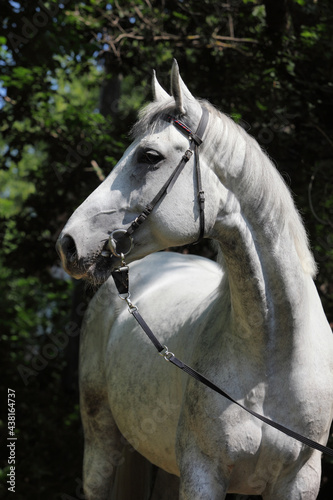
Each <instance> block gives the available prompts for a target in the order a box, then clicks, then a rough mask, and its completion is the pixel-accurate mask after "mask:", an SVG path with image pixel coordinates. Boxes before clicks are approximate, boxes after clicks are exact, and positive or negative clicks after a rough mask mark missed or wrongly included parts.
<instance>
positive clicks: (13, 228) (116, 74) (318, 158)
mask: <svg viewBox="0 0 333 500" xmlns="http://www.w3.org/2000/svg"><path fill="white" fill-rule="evenodd" d="M268 4H271V7H267V6H266V7H265V4H264V2H261V1H260V0H242V1H241V0H240V1H238V2H226V3H223V2H216V1H213V0H200V1H199V0H190V1H188V2H183V1H180V0H167V1H162V0H161V1H158V0H157V1H148V0H137V1H134V0H127V1H125V0H118V1H117V2H109V1H107V0H83V1H81V2H74V1H71V0H63V1H62V3H61V2H58V0H49V1H43V2H40V1H37V0H36V1H35V0H34V1H31V0H21V1H19V2H14V1H9V2H4V5H2V7H1V10H2V19H3V22H2V26H1V28H0V58H1V62H0V71H1V85H0V112H1V115H2V116H1V120H0V152H1V159H0V166H1V170H0V193H1V198H0V217H1V230H0V237H1V248H0V262H1V268H0V269H1V270H0V284H1V290H2V294H1V297H2V300H1V303H0V315H1V316H0V317H1V321H2V324H1V339H2V346H3V348H2V354H1V357H2V360H1V361H2V363H1V366H2V375H3V377H2V387H3V388H4V390H5V391H6V390H7V387H8V386H9V387H10V386H12V387H13V388H15V389H16V390H17V394H18V401H19V403H18V410H17V411H18V423H17V432H18V436H19V443H20V447H19V450H20V451H19V470H20V474H21V476H20V477H19V478H18V480H17V482H18V484H20V485H21V486H20V487H21V489H22V491H20V492H19V493H18V494H17V497H16V498H18V500H21V499H27V498H33V499H34V500H35V499H38V498H43V499H44V498H50V499H55V498H61V493H62V492H63V493H66V494H67V495H72V496H73V498H75V497H77V498H79V496H78V494H77V491H76V490H77V488H78V484H79V483H80V477H81V446H82V435H81V431H80V424H79V420H78V408H77V394H76V395H75V394H74V395H73V394H72V393H66V392H65V391H64V389H63V373H64V370H65V369H68V365H69V364H68V360H67V359H66V349H63V350H62V349H59V350H58V351H57V354H56V355H55V356H54V358H52V356H51V357H50V359H47V364H46V366H45V367H44V368H43V369H40V371H38V370H37V375H36V374H31V373H30V372H27V373H26V374H25V375H24V372H22V369H21V372H20V371H19V370H18V367H20V366H21V367H26V368H27V369H30V370H33V371H35V372H36V370H35V369H33V368H32V363H35V365H36V363H37V361H36V359H37V357H38V356H39V355H40V354H41V353H43V349H44V350H45V352H47V349H50V348H49V347H47V349H46V346H48V345H49V344H50V343H52V341H51V340H50V339H51V338H52V335H55V334H56V333H57V332H63V331H64V328H65V327H66V325H67V324H68V321H69V310H70V301H71V294H72V292H73V285H72V282H71V281H65V280H61V279H58V278H55V275H54V272H51V269H54V266H56V265H57V264H58V261H57V255H56V253H55V250H54V245H55V241H56V238H57V235H58V234H59V231H60V229H61V227H62V225H63V224H64V222H65V221H66V220H67V219H68V217H69V216H70V214H71V213H72V211H73V209H74V208H75V207H76V206H77V205H78V204H79V203H80V202H81V201H82V200H83V199H84V198H85V197H86V196H87V195H88V194H89V193H90V192H91V191H92V190H93V189H94V188H95V187H96V186H97V185H98V184H99V182H100V177H101V174H104V175H106V174H107V173H108V172H109V171H110V170H111V168H112V167H113V166H114V165H115V163H116V162H117V160H118V159H119V158H120V156H121V154H122V152H123V151H124V149H125V148H126V146H127V145H128V144H129V137H128V132H129V130H130V128H131V126H132V125H133V123H134V120H135V117H136V113H137V110H138V109H139V108H140V107H141V106H142V105H143V104H144V102H146V101H148V100H149V99H150V79H151V73H152V69H153V68H156V70H157V71H158V75H159V78H160V80H161V81H162V83H163V82H164V83H165V85H166V86H167V85H168V76H169V71H170V67H171V62H172V58H173V57H176V58H177V59H178V62H179V64H180V67H181V71H182V74H183V76H184V79H185V81H187V82H189V84H190V87H191V90H192V91H193V92H194V94H196V95H198V96H200V97H204V98H207V99H209V100H211V101H212V102H213V103H214V104H216V105H217V106H218V107H219V108H221V109H223V111H225V112H226V113H228V114H230V115H231V116H233V117H234V119H235V120H236V121H237V122H238V123H240V124H241V125H243V126H244V127H246V128H247V129H250V132H251V134H253V135H254V136H255V137H256V138H257V139H258V140H259V142H260V143H261V145H262V146H263V147H264V148H265V149H266V150H267V151H268V153H269V154H270V156H271V157H273V158H274V159H275V161H276V162H277V165H278V168H279V169H280V170H281V171H282V172H283V173H284V174H285V175H286V177H287V178H290V179H291V181H290V183H291V188H292V190H293V191H294V193H295V195H296V202H297V205H298V206H299V208H300V209H301V210H302V214H303V216H304V219H305V222H306V225H307V227H308V229H309V233H310V239H311V241H312V245H313V249H314V252H315V256H316V259H317V261H318V263H319V267H320V270H319V275H318V278H317V285H318V288H319V291H320V294H321V297H322V300H323V304H324V307H325V310H326V312H327V315H328V317H329V320H330V321H332V322H333V278H332V277H333V251H332V248H333V241H332V236H331V235H332V225H333V189H332V178H333V175H332V174H333V164H332V149H333V142H332V137H333V125H332V119H331V117H332V114H333V70H332V68H333V52H332V50H331V49H332V42H333V30H332V19H333V5H332V2H331V1H329V0H318V1H313V0H293V1H291V2H287V3H286V2H275V3H274V2H266V5H268ZM282 4H283V6H284V8H285V10H284V11H283V9H282V10H280V11H278V10H277V11H274V9H277V8H278V7H281V5H282ZM286 4H288V7H286ZM270 9H272V10H270ZM101 89H102V90H101ZM103 89H104V90H103ZM96 164H97V165H98V167H99V169H96ZM199 249H200V250H203V251H204V250H205V249H203V248H202V247H199ZM54 352H55V351H54ZM50 355H52V350H50ZM22 373H23V376H22ZM24 377H26V378H24ZM25 382H28V383H27V385H26V384H25ZM6 384H7V385H6ZM0 425H1V424H0ZM2 428H4V421H2ZM77 443H78V444H77ZM332 444H333V443H332V442H331V446H332ZM329 465H330V464H329V462H328V461H325V462H324V466H325V467H326V469H325V471H326V472H325V474H326V475H327V476H329V473H330V470H331V469H329V468H327V467H329ZM1 467H2V475H0V479H1V480H2V481H4V483H5V479H6V469H5V467H6V462H5V461H3V462H1ZM327 484H329V483H327ZM330 488H331V490H330V492H328V496H327V498H328V497H331V492H332V484H331V486H330ZM0 491H1V489H0ZM4 491H5V486H3V491H1V493H3V492H4ZM323 491H324V490H323ZM320 498H324V497H320Z"/></svg>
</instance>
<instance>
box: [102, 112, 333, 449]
mask: <svg viewBox="0 0 333 500" xmlns="http://www.w3.org/2000/svg"><path fill="white" fill-rule="evenodd" d="M163 118H164V119H165V120H166V121H168V122H170V123H173V125H175V126H176V127H177V129H178V130H180V132H182V133H185V134H187V135H188V136H189V140H190V147H189V149H187V151H185V153H184V155H183V156H182V158H181V160H180V162H179V163H178V165H177V167H176V169H175V170H174V171H173V173H172V174H171V176H170V177H169V179H168V180H167V181H166V182H165V184H164V185H163V186H162V188H161V189H160V191H159V192H158V193H157V195H156V196H155V197H154V198H153V200H152V201H151V202H150V203H148V204H147V205H146V207H145V208H144V210H143V211H142V212H141V214H140V215H139V216H138V217H136V219H135V220H134V221H133V222H132V223H131V225H130V226H129V227H128V229H127V230H123V229H116V230H115V231H113V232H112V233H111V235H110V237H109V243H108V245H109V248H110V250H111V252H112V253H113V255H115V256H116V257H120V258H121V265H120V266H119V267H118V268H116V269H115V270H114V271H113V272H112V277H113V279H114V282H115V285H116V288H117V290H118V294H119V297H120V298H121V299H122V300H125V301H126V303H127V305H128V311H129V313H130V314H132V316H133V317H134V318H135V320H136V321H137V323H138V324H139V325H140V327H141V328H142V330H143V331H144V332H145V334H146V335H147V336H148V338H149V339H150V341H151V342H152V343H153V345H154V346H155V348H156V349H157V351H158V352H159V354H160V355H161V356H162V357H163V358H164V359H165V360H166V361H169V362H170V363H172V364H173V365H175V366H176V367H177V368H179V369H180V370H182V371H184V372H185V373H187V374H188V375H190V376H191V377H193V378H194V379H196V380H197V381H199V382H201V383H202V384H204V385H206V386H207V387H209V388H210V389H212V390H213V391H215V392H217V393H218V394H220V395H221V396H223V397H224V398H226V399H228V400H229V401H231V402H232V403H234V404H236V405H237V406H239V407H240V408H242V409H243V410H245V411H246V412H248V413H249V414H251V415H252V416H254V417H256V418H257V419H259V420H261V421H262V422H264V423H265V424H268V425H270V426H271V427H274V428H275V429H277V430H279V431H280V432H283V433H284V434H286V435H287V436H290V437H292V438H294V439H296V440H297V441H300V442H301V443H303V444H305V445H307V446H309V447H311V448H313V449H315V450H318V451H320V452H322V453H325V454H326V455H329V456H331V457H333V449H331V448H329V447H327V446H324V445H322V444H320V443H318V442H316V441H313V440H312V439H309V438H307V437H305V436H302V435H301V434H299V433H298V432H295V431H293V430H291V429H288V428H287V427H285V426H284V425H281V424H279V423H277V422H275V421H274V420H271V419H270V418H267V417H265V416H263V415H261V414H259V413H257V412H255V411H253V410H251V409H249V408H247V407H246V406H244V405H242V404H241V403H239V402H238V401H236V400H235V399H233V398H232V397H231V396H230V395H229V394H228V393H226V392H225V391H223V390H222V389H221V388H220V387H218V386H217V385H216V384H214V382H212V381H211V380H209V379H208V378H206V377H205V376H204V375H202V374H201V373H199V372H197V371H196V370H194V369H193V368H191V367H190V366H188V365H187V364H186V363H184V362H183V361H181V360H180V359H178V358H177V357H176V356H175V355H174V354H173V353H172V352H170V351H169V350H168V347H167V346H165V345H162V344H161V343H160V342H159V340H158V339H157V338H156V336H155V335H154V333H153V332H152V330H151V329H150V328H149V326H148V325H147V323H146V322H145V320H144V319H143V317H142V316H141V314H140V313H139V311H138V308H137V306H135V305H134V304H132V302H131V301H130V292H129V268H128V266H127V265H126V262H125V255H128V254H129V253H130V251H131V249H132V247H133V239H132V234H133V233H134V231H136V230H137V229H138V228H139V227H140V225H141V224H142V223H143V222H144V221H145V220H146V219H147V217H148V216H149V215H150V214H151V212H152V211H153V209H154V207H155V206H156V205H157V203H158V202H160V201H161V200H163V198H164V197H165V196H166V195H167V194H168V193H169V192H170V191H171V189H172V187H173V186H174V184H175V182H176V180H177V179H178V177H179V175H180V173H181V171H182V170H183V168H184V167H185V165H186V163H187V162H188V161H189V159H190V158H191V156H192V154H193V153H194V154H195V168H196V175H197V190H198V201H199V209H200V234H199V239H198V241H199V240H200V239H201V238H203V236H204V232H205V216H204V207H205V197H204V191H203V189H202V182H201V172H200V163H199V150H198V148H199V146H200V145H201V144H202V138H203V135H204V132H205V129H206V127H207V124H208V119H209V112H208V110H207V109H205V108H202V115H201V119H200V122H199V125H198V128H197V130H196V132H195V133H193V132H192V131H191V129H190V128H189V127H188V126H187V125H185V124H184V123H183V122H181V121H180V120H178V119H176V118H175V117H172V116H164V117H163ZM126 238H127V244H125V245H124V242H125V241H126ZM117 246H118V249H117Z"/></svg>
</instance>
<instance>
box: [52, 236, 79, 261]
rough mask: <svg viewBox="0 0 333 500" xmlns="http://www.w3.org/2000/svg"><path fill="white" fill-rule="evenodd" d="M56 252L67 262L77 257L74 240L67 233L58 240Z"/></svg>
mask: <svg viewBox="0 0 333 500" xmlns="http://www.w3.org/2000/svg"><path fill="white" fill-rule="evenodd" d="M57 252H58V254H59V255H60V257H61V259H63V260H65V261H67V262H73V261H74V260H75V259H76V257H77V250H76V245H75V241H74V240H73V238H72V237H71V236H70V235H69V234H65V236H63V237H62V238H60V239H59V240H58V243H57Z"/></svg>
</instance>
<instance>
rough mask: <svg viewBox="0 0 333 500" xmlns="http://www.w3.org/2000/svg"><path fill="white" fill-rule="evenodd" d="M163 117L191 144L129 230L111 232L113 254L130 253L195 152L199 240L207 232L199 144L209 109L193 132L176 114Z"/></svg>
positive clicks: (203, 110) (110, 240) (203, 113)
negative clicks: (139, 231) (138, 233)
mask: <svg viewBox="0 0 333 500" xmlns="http://www.w3.org/2000/svg"><path fill="white" fill-rule="evenodd" d="M162 118H163V119H164V120H165V121H167V122H169V123H172V124H173V125H174V126H175V127H176V128H177V129H178V130H179V131H180V132H181V133H183V134H185V135H187V136H188V138H189V140H190V146H189V148H188V149H187V150H186V151H185V153H184V155H183V156H182V158H181V160H180V162H179V163H178V165H177V167H176V168H175V170H174V171H173V172H172V174H171V175H170V177H169V178H168V180H167V181H166V182H165V184H164V185H163V186H162V188H161V189H160V190H159V192H158V193H157V195H156V196H155V197H154V198H153V199H152V201H151V202H150V203H148V204H147V205H146V206H145V208H144V210H143V211H142V212H141V214H140V215H139V216H138V217H136V219H134V221H133V222H132V223H131V225H130V226H129V228H128V229H127V230H124V229H116V230H115V231H113V232H112V233H111V235H110V237H109V242H108V246H109V249H110V251H111V252H112V254H113V255H115V256H116V257H124V256H125V255H128V254H129V253H130V251H131V250H132V247H133V239H132V234H133V233H134V232H135V231H136V230H137V229H138V228H139V227H140V226H141V224H142V223H143V222H144V221H145V220H146V219H147V217H148V216H149V215H150V214H151V212H152V211H153V209H154V207H155V206H156V205H157V203H159V202H160V201H162V200H163V198H164V197H165V196H166V195H167V194H168V193H170V191H171V189H172V188H173V186H174V184H175V182H176V180H177V179H178V177H179V175H180V173H181V171H182V170H183V168H184V167H185V165H186V163H187V162H188V161H189V159H190V158H191V156H192V155H193V153H194V158H195V170H196V177H197V190H198V203H199V213H200V233H199V238H198V240H197V242H198V241H200V240H201V239H202V238H203V237H204V234H205V195H204V191H203V189H202V181H201V171H200V161H199V146H200V145H201V144H202V142H203V136H204V133H205V130H206V127H207V124H208V119H209V111H208V110H207V109H206V108H202V114H201V119H200V122H199V125H198V128H197V130H196V132H192V130H191V129H190V127H188V126H187V125H185V123H183V122H181V121H180V120H178V119H177V118H175V117H174V116H170V115H163V117H162ZM126 237H127V238H126ZM126 240H127V242H126ZM117 245H118V250H117Z"/></svg>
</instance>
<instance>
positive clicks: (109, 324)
mask: <svg viewBox="0 0 333 500" xmlns="http://www.w3.org/2000/svg"><path fill="white" fill-rule="evenodd" d="M171 89H172V91H171V95H169V94H168V93H166V92H165V91H164V90H163V89H162V87H161V86H160V85H159V83H158V82H157V80H156V77H155V76H154V79H153V92H154V101H153V102H152V103H151V104H149V105H148V106H147V107H146V108H145V109H144V110H143V112H142V113H141V117H140V119H139V121H138V123H137V124H136V125H135V127H134V129H133V139H134V140H133V142H132V144H131V146H130V147H129V148H128V149H127V150H126V151H125V153H124V155H123V157H122V158H121V160H120V161H119V163H118V164H117V165H116V167H115V168H114V169H113V170H112V172H111V174H110V175H109V176H108V177H107V178H106V179H105V181H104V182H103V183H102V184H101V185H100V186H99V187H98V188H97V189H96V190H95V191H94V192H93V193H92V194H91V195H90V196H89V197H88V198H87V200H85V201H84V203H82V205H81V206H80V207H79V208H78V209H77V210H76V211H75V212H74V214H73V215H72V217H71V218H70V220H69V221H68V223H67V224H66V226H65V228H64V229H63V231H62V233H61V235H60V237H59V241H58V244H57V246H58V251H59V253H60V255H61V259H62V263H63V266H64V268H65V269H66V270H67V271H68V273H69V274H71V275H72V276H74V277H75V278H78V279H79V278H85V279H87V280H90V281H92V282H94V283H103V282H105V283H104V284H103V286H101V287H100V289H99V291H98V293H97V294H96V295H95V296H94V298H93V300H92V301H91V303H90V306H89V309H88V311H87V314H86V317H85V327H84V331H83V334H82V340H81V352H80V393H81V415H82V422H83V426H84V436H85V450H84V489H85V494H86V498H87V499H89V500H97V499H98V500H106V499H108V498H110V492H111V490H112V481H113V477H114V474H113V472H114V471H115V470H116V469H117V467H118V466H120V464H121V463H122V462H123V460H124V459H123V455H122V450H123V449H124V447H125V448H126V447H127V449H128V448H129V446H131V447H133V448H134V449H135V450H137V451H138V452H139V453H140V454H141V455H143V456H144V457H146V458H147V459H148V460H149V461H150V462H151V463H153V464H155V465H157V466H158V467H159V468H161V469H164V471H166V472H169V473H171V474H173V475H175V476H179V478H180V481H179V499H180V500H199V499H209V500H214V499H216V500H221V499H223V498H225V496H226V494H227V493H239V494H244V495H261V496H262V498H263V499H264V500H282V499H283V500H285V499H288V500H301V499H302V500H313V499H315V498H316V497H317V494H318V490H319V486H320V477H321V453H320V452H319V451H317V450H313V449H311V448H309V447H307V446H305V445H303V444H302V443H300V442H299V441H297V440H295V439H293V438H291V437H288V436H287V435H285V434H283V433H282V432H280V431H279V430H276V429H274V428H272V427H270V426H268V425H266V424H265V423H262V422H261V421H259V420H258V419H256V418H255V417H253V416H251V415H249V414H248V413H247V412H246V411H244V410H243V409H241V408H239V407H238V406H236V405H235V404H233V403H231V402H230V401H228V400H227V399H225V398H223V397H221V396H220V395H218V394H216V393H215V392H213V391H212V390H211V389H209V388H207V387H205V386H203V385H202V384H200V383H198V382H197V381H196V380H193V379H191V378H190V377H188V376H187V375H185V374H183V373H182V372H180V371H179V370H177V369H176V368H175V367H174V366H172V365H171V364H170V363H166V362H165V361H164V360H163V359H162V358H161V357H160V356H157V355H156V351H155V349H154V347H153V345H152V344H151V343H150V342H149V339H148V338H147V337H146V336H145V334H144V332H143V331H142V329H141V328H140V326H139V325H138V324H137V323H136V322H135V320H134V318H133V316H132V315H130V314H128V311H127V307H126V304H124V303H123V302H122V301H120V300H119V298H118V294H117V290H116V288H115V285H114V283H113V280H112V279H111V278H110V279H108V278H109V276H110V274H111V273H112V272H113V271H114V270H115V269H117V268H119V266H120V265H122V261H123V260H124V258H125V259H126V263H129V269H130V287H131V294H132V295H131V300H133V302H135V306H136V307H138V310H139V311H140V313H141V314H142V316H143V317H144V319H145V321H146V322H147V323H148V324H149V326H150V328H151V329H152V330H153V331H154V332H155V334H156V335H157V337H158V339H159V341H160V342H161V343H162V344H165V345H167V346H168V349H169V350H170V351H172V352H173V353H175V354H176V355H177V356H178V357H180V358H181V359H182V360H183V361H185V362H186V363H187V364H189V365H191V366H192V367H193V368H195V369H197V370H198V371H200V372H201V373H203V374H204V375H205V376H207V377H208V378H209V379H210V380H212V381H214V382H215V383H216V384H217V385H219V386H220V387H222V388H224V389H225V390H227V392H228V393H229V394H230V395H232V397H233V398H234V399H235V400H237V401H238V402H240V403H242V404H243V405H244V406H245V407H247V408H249V409H251V410H254V411H256V412H257V413H260V414H262V415H264V416H267V417H269V418H270V419H272V420H274V421H277V422H279V423H280V424H282V425H284V426H286V427H288V428H290V429H292V430H294V431H296V432H298V433H300V434H303V435H305V436H307V437H308V438H310V439H313V440H315V441H318V442H319V443H322V444H325V443H326V441H327V439H328V435H329V430H330V425H331V421H332V416H333V414H332V412H333V337H332V332H331V329H330V327H329V325H328V322H327V320H326V317H325V314H324V312H323V309H322V305H321V303H320V299H319V297H318V294H317V291H316V288H315V285H314V283H313V277H314V275H315V272H316V266H315V263H314V260H313V256H312V254H311V252H310V250H309V245H308V240H307V237H306V232H305V229H304V226H303V224H302V221H301V219H300V217H299V214H298V212H297V210H296V208H295V206H294V203H293V200H292V197H291V195H290V193H289V190H288V189H287V187H286V185H285V184H284V182H283V180H282V178H281V177H280V175H279V174H278V172H277V170H276V169H275V167H274V166H273V165H272V163H271V161H270V160H269V159H268V157H267V156H266V155H265V154H264V153H263V151H262V150H261V149H260V147H259V146H258V144H257V142H256V141H255V140H254V139H253V138H251V137H250V136H249V135H248V134H247V133H246V132H245V131H244V130H243V129H242V128H241V127H239V126H238V125H236V124H235V123H234V122H233V121H232V120H231V119H230V118H228V117H227V116H225V115H223V114H222V113H220V112H219V111H217V110H216V109H215V108H214V107H213V106H212V105H211V104H209V103H208V102H206V101H200V100H197V99H195V98H194V97H193V96H192V94H191V93H190V91H189V90H188V88H187V87H186V85H185V84H184V82H183V81H182V79H181V77H180V75H179V70H178V65H177V64H176V63H174V65H173V68H172V73H171ZM203 110H205V114H206V115H207V117H208V121H207V123H206V125H205V127H201V129H202V128H204V130H203V131H202V130H201V132H202V137H199V138H198V137H196V135H195V133H194V134H193V133H192V130H194V131H196V130H198V128H200V127H198V125H199V123H200V122H201V120H202V116H203V113H204V112H203ZM166 117H168V118H167V119H166ZM176 121H178V122H180V123H181V124H183V125H184V124H186V125H185V128H184V129H183V130H181V129H180V128H181V126H180V127H179V126H175V124H176ZM186 128H188V131H187V132H186ZM193 141H194V142H196V141H197V143H196V144H195V147H192V146H193V144H194V143H193ZM201 141H202V142H201ZM188 150H192V151H191V154H189V153H187V151H188ZM184 151H186V154H187V156H188V158H187V159H186V161H184V165H183V166H182V167H181V168H178V167H177V169H178V170H177V175H176V178H175V179H174V180H172V181H171V184H170V183H169V181H168V179H171V178H172V177H173V175H174V174H173V172H175V168H176V166H177V165H178V166H179V164H180V161H181V158H182V157H183V156H184ZM192 153H193V154H192ZM186 154H185V156H186ZM198 155H200V165H199V168H200V173H199V174H200V175H199V176H198V172H197V168H196V167H198ZM199 182H200V184H201V185H200V189H198V188H199ZM168 183H169V184H168ZM166 184H167V187H166V188H165V195H163V196H162V197H160V198H159V199H158V198H156V195H157V193H159V192H161V188H162V187H163V186H166ZM198 190H200V191H201V192H204V193H205V195H204V196H205V204H204V226H203V224H202V221H203V218H202V215H203V212H202V210H203V204H202V203H200V198H198V196H197V191H198ZM151 200H155V201H156V203H155V205H154V206H153V207H152V206H150V205H149V202H150V201H151ZM201 201H202V199H201ZM147 203H148V205H149V206H150V208H151V210H150V212H149V214H148V215H149V216H148V215H147V216H146V217H144V218H143V219H144V221H143V224H140V225H138V224H136V223H135V224H136V227H135V231H134V232H133V233H132V234H131V235H129V232H131V231H129V228H130V227H132V228H133V220H135V219H137V218H138V216H139V217H140V214H142V212H143V210H146V209H145V207H147ZM135 224H134V226H135ZM202 227H204V229H203V230H202ZM116 230H117V232H116V234H117V235H119V234H120V235H125V236H124V238H123V240H121V238H120V241H119V239H118V241H117V239H116V243H114V244H113V246H112V245H111V244H110V241H113V237H112V235H114V234H115V233H114V231H116ZM201 232H203V233H204V234H203V236H204V237H205V238H209V239H212V240H214V241H215V242H216V245H217V246H218V249H219V255H220V257H219V259H218V263H214V262H211V261H208V260H206V259H204V258H201V257H195V256H190V255H180V254H175V253H171V252H159V253H156V252H158V251H160V250H163V249H166V248H168V247H175V246H182V245H186V244H190V243H193V242H194V241H196V240H197V239H198V235H199V234H200V233H201ZM118 243H119V247H118ZM125 253H126V254H127V255H126V256H125V255H124V254H125ZM169 498H170V497H169Z"/></svg>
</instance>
